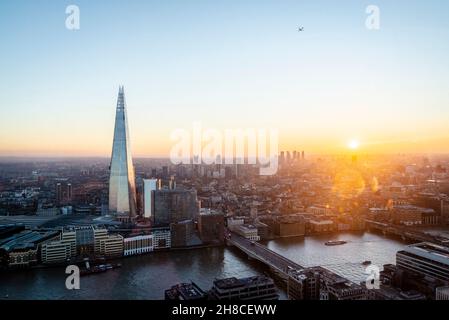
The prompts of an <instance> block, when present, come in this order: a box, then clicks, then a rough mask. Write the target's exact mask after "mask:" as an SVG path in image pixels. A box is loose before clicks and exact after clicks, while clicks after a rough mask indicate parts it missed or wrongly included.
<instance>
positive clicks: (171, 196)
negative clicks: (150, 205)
mask: <svg viewBox="0 0 449 320" xmlns="http://www.w3.org/2000/svg"><path fill="white" fill-rule="evenodd" d="M154 194H155V197H154V225H155V226H164V227H165V226H169V225H170V223H176V222H179V221H184V220H196V218H197V216H198V213H199V202H198V199H197V195H196V191H195V190H187V189H183V188H176V189H161V190H156V191H154Z"/></svg>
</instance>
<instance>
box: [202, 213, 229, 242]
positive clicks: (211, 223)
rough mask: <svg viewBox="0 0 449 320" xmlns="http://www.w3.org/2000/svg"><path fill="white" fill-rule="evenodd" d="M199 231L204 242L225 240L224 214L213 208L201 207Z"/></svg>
mask: <svg viewBox="0 0 449 320" xmlns="http://www.w3.org/2000/svg"><path fill="white" fill-rule="evenodd" d="M198 231H199V234H200V238H201V241H203V242H204V243H212V242H218V243H221V242H223V241H224V214H223V213H222V212H220V211H216V210H211V209H205V208H201V209H200V215H199V217H198Z"/></svg>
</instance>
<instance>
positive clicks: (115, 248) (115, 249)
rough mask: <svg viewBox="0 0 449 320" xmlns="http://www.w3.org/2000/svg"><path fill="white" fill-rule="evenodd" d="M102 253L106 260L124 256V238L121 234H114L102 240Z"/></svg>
mask: <svg viewBox="0 0 449 320" xmlns="http://www.w3.org/2000/svg"><path fill="white" fill-rule="evenodd" d="M100 252H101V255H102V256H103V257H106V258H116V257H121V256H123V237H122V236H121V235H119V234H113V235H109V236H108V237H107V238H106V239H104V240H100Z"/></svg>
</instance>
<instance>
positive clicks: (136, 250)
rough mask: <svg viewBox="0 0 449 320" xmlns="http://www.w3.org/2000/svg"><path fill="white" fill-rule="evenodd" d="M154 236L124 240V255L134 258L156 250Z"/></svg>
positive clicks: (148, 235) (141, 236)
mask: <svg viewBox="0 0 449 320" xmlns="http://www.w3.org/2000/svg"><path fill="white" fill-rule="evenodd" d="M153 238H154V236H153V235H152V234H147V235H140V236H134V237H129V238H125V239H123V255H124V256H133V255H139V254H144V253H147V252H151V251H153V250H154V244H153Z"/></svg>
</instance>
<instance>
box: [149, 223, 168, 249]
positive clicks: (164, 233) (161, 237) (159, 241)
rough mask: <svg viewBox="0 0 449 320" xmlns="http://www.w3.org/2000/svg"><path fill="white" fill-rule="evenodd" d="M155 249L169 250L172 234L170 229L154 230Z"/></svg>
mask: <svg viewBox="0 0 449 320" xmlns="http://www.w3.org/2000/svg"><path fill="white" fill-rule="evenodd" d="M152 235H153V247H154V249H155V250H157V249H169V248H170V247H171V232H170V229H169V228H157V229H153V230H152Z"/></svg>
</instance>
